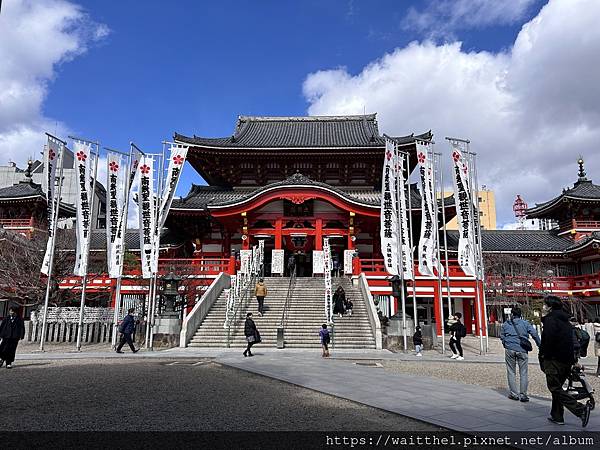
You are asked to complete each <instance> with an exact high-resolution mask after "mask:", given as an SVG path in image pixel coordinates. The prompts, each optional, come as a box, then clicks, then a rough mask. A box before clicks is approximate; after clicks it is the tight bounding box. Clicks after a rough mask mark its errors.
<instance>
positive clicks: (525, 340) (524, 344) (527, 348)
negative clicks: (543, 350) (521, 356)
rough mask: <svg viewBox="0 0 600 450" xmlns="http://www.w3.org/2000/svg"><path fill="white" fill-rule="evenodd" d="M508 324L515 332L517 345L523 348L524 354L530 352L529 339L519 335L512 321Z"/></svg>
mask: <svg viewBox="0 0 600 450" xmlns="http://www.w3.org/2000/svg"><path fill="white" fill-rule="evenodd" d="M510 323H511V324H512V326H513V328H514V329H515V331H516V332H517V336H519V343H520V344H521V347H523V350H525V351H526V352H530V351H531V350H533V345H531V342H530V341H529V338H527V337H525V336H521V333H519V329H518V328H517V327H516V326H515V323H514V322H513V321H512V320H511V321H510Z"/></svg>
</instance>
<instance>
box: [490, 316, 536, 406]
mask: <svg viewBox="0 0 600 450" xmlns="http://www.w3.org/2000/svg"><path fill="white" fill-rule="evenodd" d="M521 316H522V313H521V308H518V307H516V308H513V309H512V319H511V320H507V321H506V322H504V323H503V324H502V330H501V331H500V340H501V341H502V345H503V346H504V361H505V362H506V377H507V379H508V389H509V390H510V394H509V395H508V398H510V399H511V400H520V401H522V402H528V401H529V397H528V396H527V387H528V384H529V379H528V371H527V369H528V365H529V355H528V351H529V350H528V349H525V348H523V346H522V344H521V338H526V339H527V340H529V336H530V335H531V337H532V338H533V340H534V341H535V343H536V345H537V346H538V347H539V346H540V338H539V336H538V333H537V331H536V330H535V328H533V326H532V325H531V324H530V323H529V322H527V321H526V320H525V319H522V318H521ZM517 364H518V365H519V389H518V390H517Z"/></svg>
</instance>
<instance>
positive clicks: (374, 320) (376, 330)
mask: <svg viewBox="0 0 600 450" xmlns="http://www.w3.org/2000/svg"><path fill="white" fill-rule="evenodd" d="M358 285H359V287H360V291H361V292H362V295H363V299H364V301H365V303H366V306H367V316H368V317H369V323H370V324H371V329H372V330H373V336H374V337H375V346H376V348H377V350H381V349H382V348H383V342H382V341H383V337H382V334H381V322H380V321H379V316H378V315H377V308H376V307H375V303H374V302H373V296H372V295H371V291H370V290H369V283H368V282H367V277H366V276H365V274H364V273H361V274H360V276H359V277H358Z"/></svg>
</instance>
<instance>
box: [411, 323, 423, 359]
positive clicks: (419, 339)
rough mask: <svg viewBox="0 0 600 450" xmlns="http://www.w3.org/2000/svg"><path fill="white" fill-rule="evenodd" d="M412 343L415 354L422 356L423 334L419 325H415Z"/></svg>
mask: <svg viewBox="0 0 600 450" xmlns="http://www.w3.org/2000/svg"><path fill="white" fill-rule="evenodd" d="M413 344H414V346H415V353H416V355H415V356H423V353H422V351H423V334H422V333H421V327H419V326H417V328H416V331H415V334H413Z"/></svg>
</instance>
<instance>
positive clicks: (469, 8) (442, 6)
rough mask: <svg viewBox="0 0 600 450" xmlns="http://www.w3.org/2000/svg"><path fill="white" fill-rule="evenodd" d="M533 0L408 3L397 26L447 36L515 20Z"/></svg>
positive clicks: (451, 0) (436, 0)
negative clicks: (463, 30)
mask: <svg viewBox="0 0 600 450" xmlns="http://www.w3.org/2000/svg"><path fill="white" fill-rule="evenodd" d="M536 1H537V0H510V1H498V0H429V1H427V2H426V6H425V8H424V9H422V10H418V9H417V8H414V7H411V8H410V9H409V10H408V14H407V15H406V17H405V18H404V20H403V21H402V24H401V26H402V28H403V29H405V30H412V31H417V32H421V33H425V34H426V35H427V36H429V37H431V38H437V37H450V36H452V35H453V33H454V31H456V30H461V29H468V28H484V27H487V26H492V25H509V24H513V23H517V22H518V21H520V20H522V19H523V18H524V17H525V15H526V14H527V12H528V11H529V9H530V7H531V5H532V4H533V3H535V2H536Z"/></svg>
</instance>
